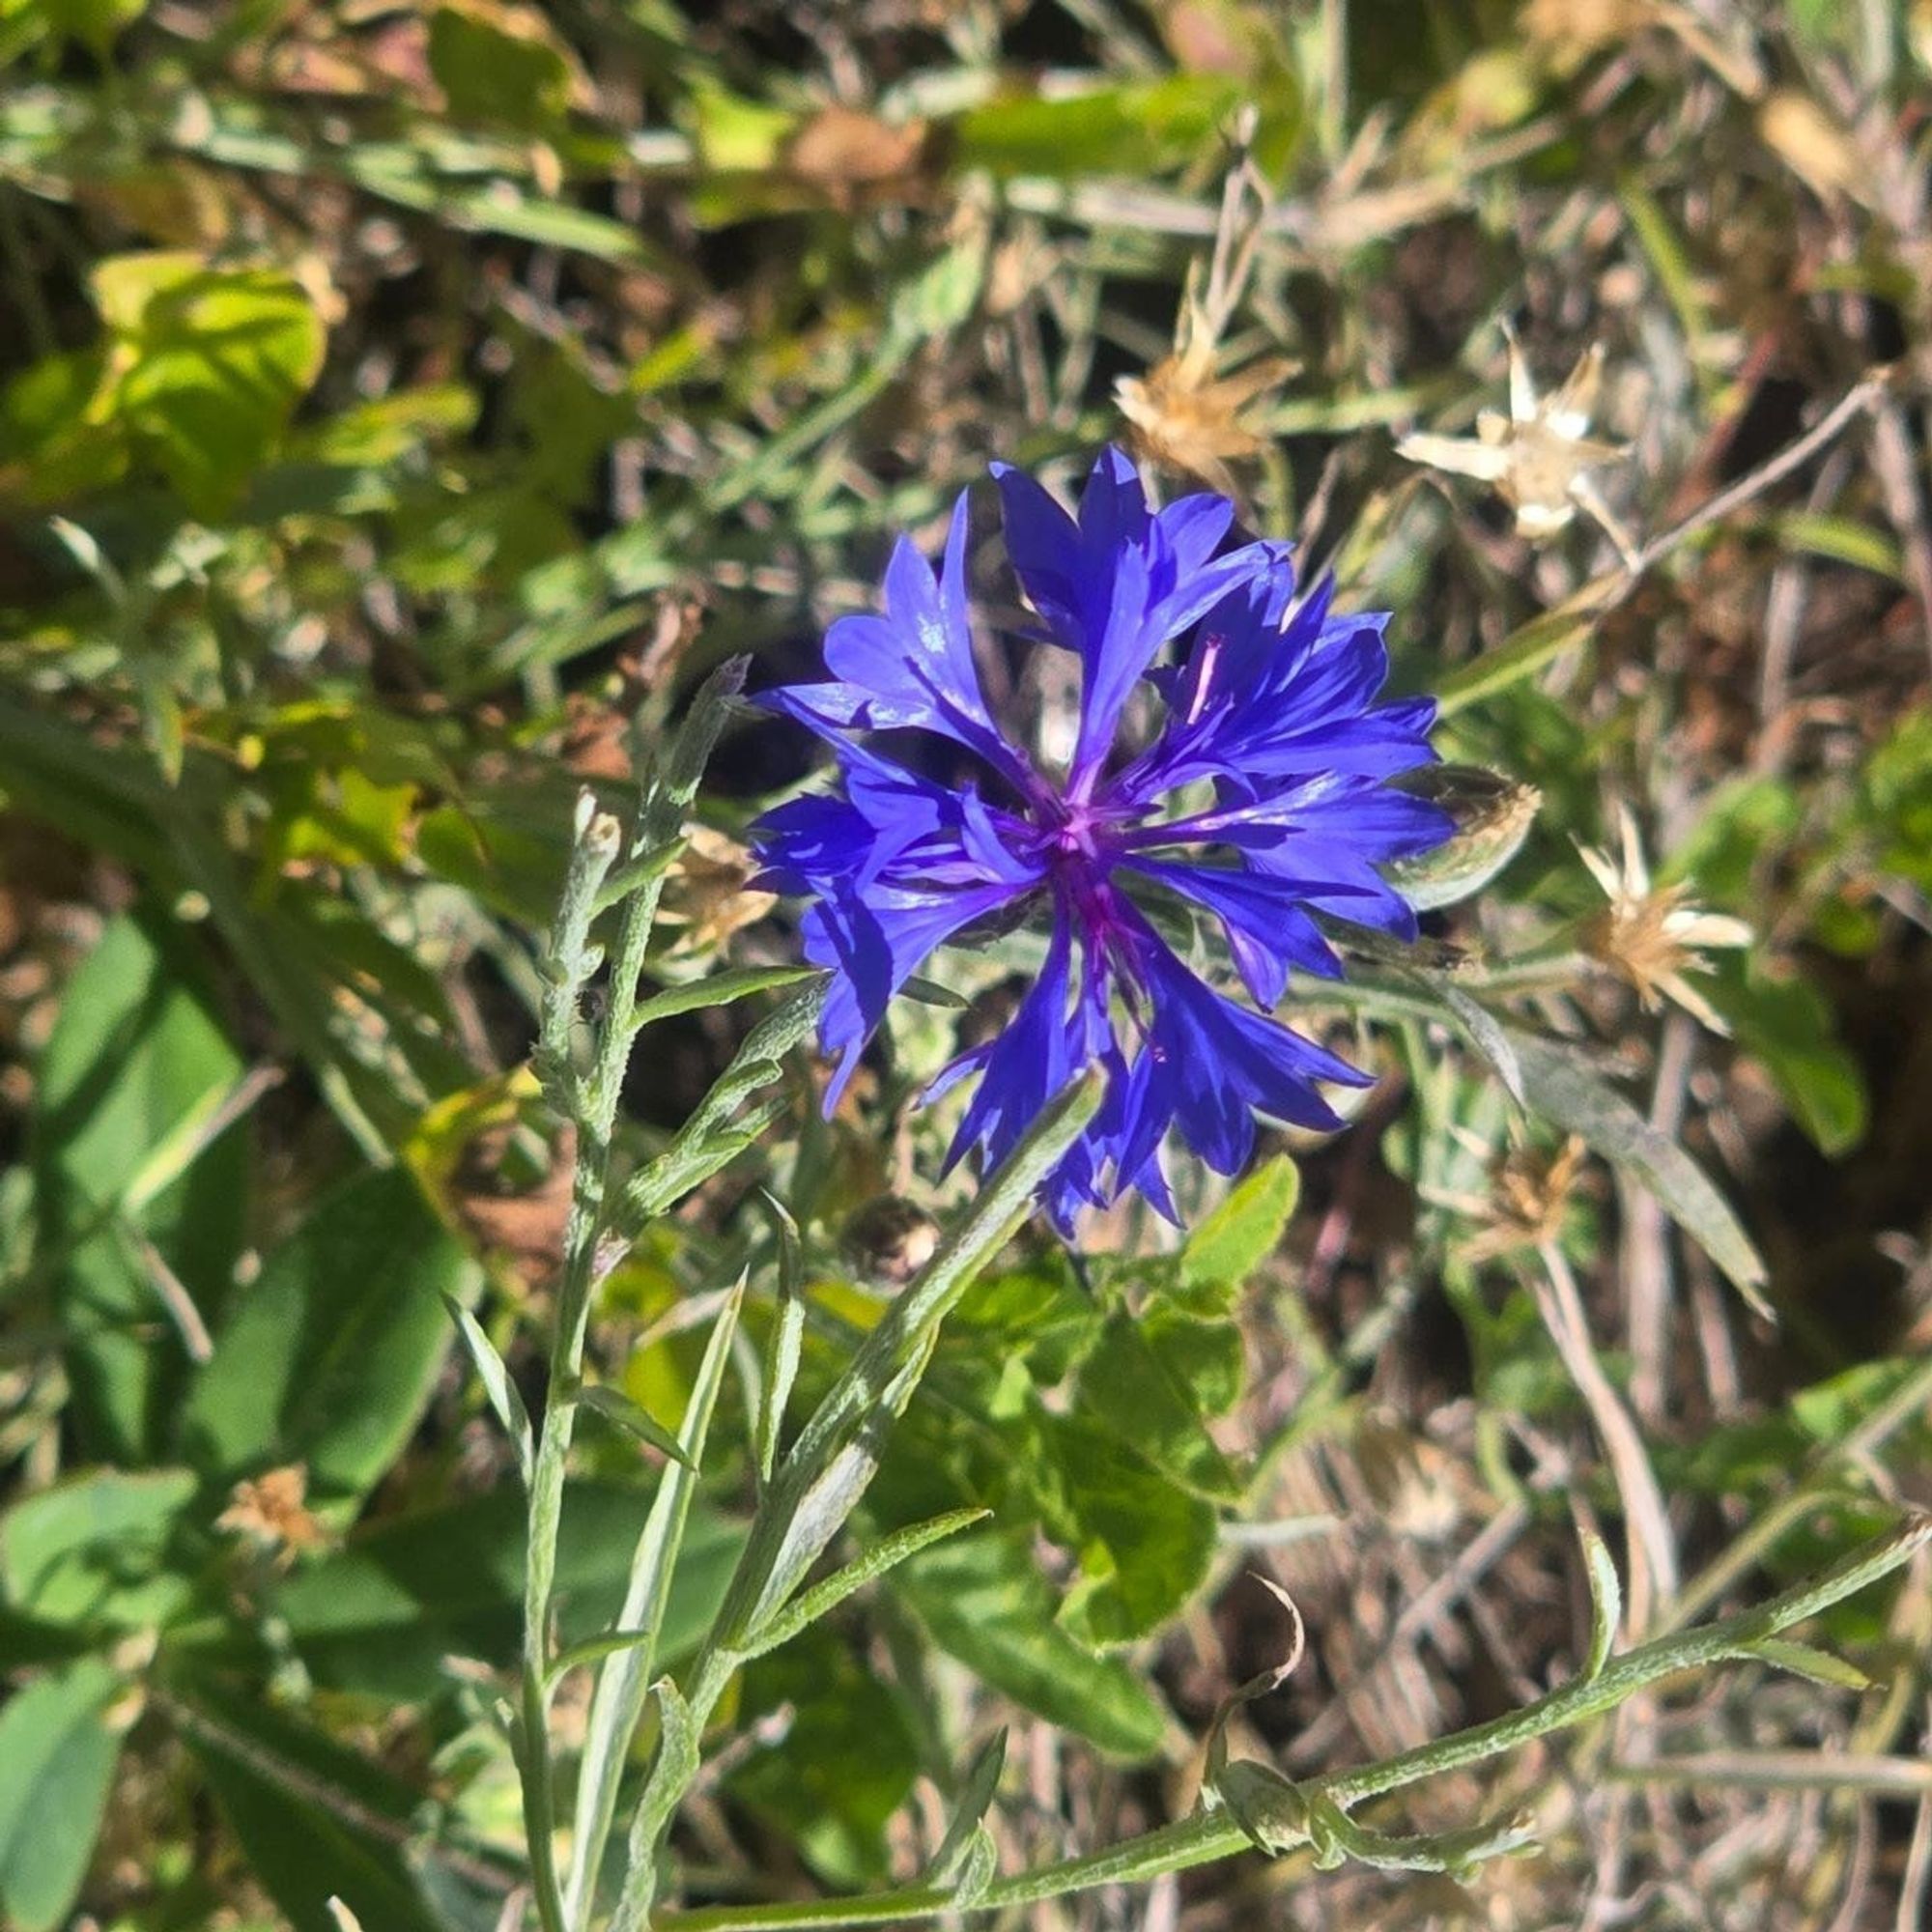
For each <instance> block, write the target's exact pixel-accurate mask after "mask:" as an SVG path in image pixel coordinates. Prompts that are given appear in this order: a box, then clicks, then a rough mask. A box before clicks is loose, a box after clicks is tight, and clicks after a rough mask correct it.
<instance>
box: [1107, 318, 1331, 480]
mask: <svg viewBox="0 0 1932 1932" xmlns="http://www.w3.org/2000/svg"><path fill="white" fill-rule="evenodd" d="M1179 336H1180V339H1179V342H1178V343H1177V344H1176V347H1175V351H1174V354H1173V355H1167V356H1164V357H1162V359H1161V360H1160V361H1158V362H1156V363H1155V364H1154V366H1153V367H1152V368H1151V369H1150V370H1149V371H1148V373H1147V374H1146V376H1144V377H1142V376H1122V377H1121V378H1120V380H1119V381H1118V382H1117V383H1116V384H1114V400H1115V402H1116V403H1117V404H1118V405H1119V407H1120V411H1121V413H1122V415H1123V416H1125V417H1126V419H1127V422H1128V424H1129V429H1128V433H1127V440H1128V442H1129V443H1130V444H1131V446H1132V448H1133V451H1134V454H1135V455H1136V456H1139V457H1142V458H1144V459H1145V460H1147V461H1149V462H1151V463H1160V464H1165V465H1167V466H1168V467H1169V468H1171V469H1181V470H1185V471H1186V472H1187V474H1189V475H1190V476H1198V477H1199V478H1200V479H1201V480H1202V481H1203V482H1204V483H1207V484H1208V485H1209V486H1211V487H1212V488H1213V489H1216V490H1218V491H1220V492H1221V494H1222V495H1223V496H1234V495H1235V494H1236V488H1235V479H1234V477H1233V476H1232V475H1231V474H1230V473H1229V469H1228V465H1229V464H1230V463H1235V462H1239V461H1240V460H1241V459H1242V458H1243V457H1248V456H1255V455H1259V454H1260V452H1261V450H1262V449H1263V448H1264V440H1263V439H1262V438H1261V437H1260V436H1258V435H1257V434H1256V433H1255V432H1254V431H1253V430H1251V429H1249V428H1247V427H1246V426H1245V425H1244V424H1243V423H1242V421H1241V419H1240V417H1241V412H1242V411H1243V410H1244V409H1246V408H1247V406H1248V405H1249V404H1250V403H1252V402H1253V401H1254V400H1255V398H1256V397H1257V396H1260V395H1262V394H1264V392H1265V391H1266V390H1268V389H1271V388H1273V387H1274V386H1275V385H1276V384H1279V383H1281V382H1282V381H1284V380H1285V379H1286V378H1287V377H1288V376H1290V375H1292V374H1293V371H1294V367H1295V365H1294V363H1293V362H1292V361H1291V360H1290V359H1289V358H1288V357H1287V356H1283V355H1264V356H1263V357H1261V359H1260V360H1259V361H1254V362H1250V363H1249V364H1248V365H1247V367H1246V368H1244V369H1237V370H1236V371H1234V372H1233V373H1232V374H1230V375H1226V376H1217V375H1216V374H1215V369H1216V365H1217V364H1218V363H1219V361H1220V351H1219V348H1218V346H1217V344H1216V341H1215V335H1214V331H1213V329H1212V327H1211V326H1210V325H1209V323H1208V319H1207V317H1206V315H1205V314H1204V313H1203V311H1202V309H1201V307H1200V305H1199V304H1198V303H1196V302H1193V301H1189V302H1188V303H1187V304H1186V306H1185V307H1184V308H1183V309H1182V310H1181V323H1180V329H1179Z"/></svg>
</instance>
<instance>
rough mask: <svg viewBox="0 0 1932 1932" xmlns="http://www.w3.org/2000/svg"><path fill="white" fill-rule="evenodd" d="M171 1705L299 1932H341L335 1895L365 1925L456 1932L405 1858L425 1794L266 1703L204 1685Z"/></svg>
mask: <svg viewBox="0 0 1932 1932" xmlns="http://www.w3.org/2000/svg"><path fill="white" fill-rule="evenodd" d="M166 1708H167V1710H168V1714H169V1716H170V1717H171V1718H172V1719H173V1720H174V1722H175V1726H176V1728H177V1729H178V1730H179V1731H180V1732H181V1733H182V1734H183V1735H184V1736H185V1738H186V1740H187V1742H188V1744H189V1745H190V1746H191V1747H193V1750H194V1753H195V1756H196V1757H197V1758H198V1759H199V1760H200V1763H201V1768H202V1770H203V1772H204V1774H205V1775H206V1776H207V1778H208V1782H209V1784H210V1786H211V1787H212V1788H213V1792H214V1797H215V1802H216V1804H219V1806H220V1807H221V1812H222V1815H223V1816H224V1817H225V1818H226V1819H227V1821H228V1825H229V1828H230V1830H232V1831H233V1832H234V1833H235V1836H236V1839H237V1841H238V1842H239V1843H240V1844H241V1850H242V1851H243V1853H244V1854H245V1855H246V1857H247V1860H248V1863H249V1866H250V1867H251V1868H252V1870H253V1871H254V1873H255V1876H256V1877H257V1878H258V1879H260V1880H261V1882H262V1884H263V1886H264V1887H265V1888H266V1889H267V1890H268V1892H269V1895H270V1897H271V1898H272V1899H273V1900H274V1901H275V1905H276V1907H277V1909H278V1910H279V1911H280V1912H281V1913H282V1914H283V1916H284V1917H285V1918H287V1919H288V1921H289V1922H290V1924H291V1925H293V1926H294V1927H295V1928H296V1932H340V1925H339V1923H338V1921H337V1920H336V1919H335V1918H334V1917H333V1916H332V1915H331V1914H330V1912H329V1910H328V1904H327V1901H328V1899H329V1898H330V1897H331V1896H334V1897H337V1898H339V1899H341V1900H342V1902H343V1904H345V1905H346V1906H347V1907H348V1908H349V1909H350V1911H351V1912H353V1913H354V1914H355V1918H356V1920H357V1922H358V1923H360V1924H361V1925H362V1926H364V1927H365V1928H373V1927H376V1926H381V1927H383V1928H384V1932H450V1928H449V1927H448V1926H447V1925H445V1924H444V1923H443V1921H442V1920H441V1918H440V1917H439V1916H438V1915H437V1914H436V1913H435V1912H434V1911H432V1909H431V1908H430V1905H429V1903H428V1901H427V1900H426V1899H425V1897H424V1896H423V1891H422V1888H421V1886H420V1884H419V1883H418V1881H417V1878H416V1875H415V1873H414V1872H413V1871H412V1869H411V1866H410V1861H409V1859H408V1858H407V1857H406V1856H405V1848H406V1847H407V1846H409V1845H410V1843H411V1842H412V1839H414V1838H415V1837H416V1835H417V1826H416V1819H415V1813H416V1809H417V1806H418V1805H419V1804H420V1803H421V1798H420V1796H419V1794H417V1793H416V1792H414V1791H413V1790H412V1789H411V1788H410V1787H409V1786H408V1785H406V1784H404V1783H403V1782H402V1781H401V1780H400V1779H399V1778H396V1777H394V1776H391V1775H390V1774H389V1773H388V1772H386V1771H384V1770H383V1769H382V1768H381V1767H380V1766H378V1765H375V1764H372V1763H371V1762H370V1761H369V1760H368V1759H367V1758H364V1757H362V1756H360V1755H359V1754H358V1753H356V1752H355V1751H352V1750H350V1749H349V1748H347V1747H345V1746H343V1745H339V1744H337V1743H336V1742H335V1740H334V1739H333V1738H331V1737H329V1736H327V1734H326V1733H324V1732H322V1731H318V1730H315V1729H313V1728H311V1727H310V1726H309V1725H307V1724H305V1723H302V1722H301V1721H299V1720H298V1719H296V1718H293V1717H290V1716H287V1715H285V1714H283V1713H281V1712H279V1711H277V1710H275V1709H274V1707H273V1706H271V1705H270V1704H267V1703H265V1702H264V1701H263V1700H262V1699H261V1698H259V1697H255V1696H245V1695H242V1694H241V1693H240V1692H239V1691H236V1690H229V1689H227V1688H225V1687H222V1686H218V1685H216V1684H214V1683H212V1682H208V1681H197V1682H195V1683H193V1684H192V1685H190V1686H184V1687H182V1688H181V1689H179V1690H171V1692H170V1694H169V1698H168V1703H167V1707H166ZM429 1856H431V1857H434V1856H435V1854H434V1852H433V1851H432V1852H431V1853H430V1854H429Z"/></svg>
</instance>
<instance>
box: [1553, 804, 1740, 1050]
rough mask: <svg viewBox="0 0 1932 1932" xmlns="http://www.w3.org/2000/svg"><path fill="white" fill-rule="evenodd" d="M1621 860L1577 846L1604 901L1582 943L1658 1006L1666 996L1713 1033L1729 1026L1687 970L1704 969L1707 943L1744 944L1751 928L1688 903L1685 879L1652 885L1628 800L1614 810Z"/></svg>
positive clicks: (1646, 1003) (1646, 1000) (1650, 1006)
mask: <svg viewBox="0 0 1932 1932" xmlns="http://www.w3.org/2000/svg"><path fill="white" fill-rule="evenodd" d="M1617 823H1618V830H1619V836H1620V839H1621V844H1622V855H1621V864H1619V863H1618V861H1617V860H1615V859H1613V858H1611V856H1610V855H1609V854H1608V853H1606V852H1601V851H1598V850H1596V849H1594V848H1593V847H1590V846H1582V847H1580V848H1579V851H1580V854H1581V857H1582V860H1583V863H1584V865H1586V866H1587V867H1589V868H1590V875H1591V877H1592V878H1594V879H1595V880H1596V882H1597V883H1598V885H1599V886H1601V887H1602V888H1603V890H1604V895H1605V898H1606V899H1608V901H1609V903H1608V904H1607V905H1606V906H1605V908H1604V910H1603V911H1602V912H1601V913H1599V914H1598V915H1597V916H1596V917H1595V918H1594V919H1592V920H1591V921H1590V922H1589V923H1588V924H1586V925H1585V927H1584V928H1583V950H1584V952H1587V953H1588V954H1589V955H1590V956H1591V958H1593V959H1596V960H1598V961H1600V962H1601V963H1602V964H1603V965H1605V966H1607V967H1608V968H1609V969H1610V971H1611V972H1613V973H1615V974H1616V975H1617V977H1618V978H1619V979H1621V980H1624V981H1626V982H1627V983H1628V984H1629V985H1630V986H1632V987H1633V988H1634V990H1635V992H1636V996H1637V998H1638V999H1639V1000H1641V1001H1642V1003H1643V1005H1644V1007H1645V1008H1646V1009H1649V1010H1650V1011H1653V1012H1654V1011H1656V1010H1657V1009H1658V1008H1660V1007H1661V1006H1662V1004H1663V1002H1664V1001H1665V1000H1672V1001H1675V1002H1676V1004H1677V1005H1678V1006H1680V1007H1682V1008H1683V1009H1684V1010H1685V1011H1686V1012H1688V1013H1689V1014H1690V1016H1691V1017H1692V1018H1693V1019H1696V1020H1699V1021H1701V1022H1702V1023H1703V1024H1704V1025H1705V1026H1707V1027H1709V1028H1710V1029H1711V1031H1712V1032H1713V1033H1724V1032H1727V1031H1728V1029H1727V1028H1726V1027H1725V1025H1724V1022H1723V1021H1722V1020H1721V1019H1720V1018H1719V1015H1718V1014H1717V1012H1716V1011H1715V1010H1714V1009H1713V1008H1712V1006H1711V1004H1710V1002H1709V1001H1708V1000H1706V999H1705V997H1704V996H1703V994H1702V993H1700V992H1699V991H1698V990H1697V988H1696V987H1695V986H1693V985H1692V984H1691V983H1690V980H1687V979H1686V978H1685V975H1686V974H1687V973H1708V972H1710V971H1711V970H1712V969H1711V962H1710V961H1709V960H1708V959H1707V958H1706V957H1705V956H1704V954H1705V950H1706V949H1707V948H1713V947H1718V948H1727V947H1735V946H1748V945H1749V944H1750V942H1751V929H1750V927H1749V926H1748V925H1747V924H1746V923H1745V922H1744V921H1743V920H1741V919H1732V918H1730V917H1729V916H1728V915H1726V914H1723V913H1714V912H1706V911H1705V910H1704V909H1703V907H1701V906H1698V905H1695V904H1693V903H1691V901H1690V887H1689V886H1688V885H1675V886H1653V885H1652V884H1651V878H1650V867H1648V866H1647V865H1646V864H1645V862H1644V857H1643V847H1642V845H1641V844H1640V843H1639V841H1638V838H1637V829H1636V820H1635V819H1634V817H1632V815H1631V812H1630V810H1629V809H1628V808H1627V807H1624V808H1620V809H1619V810H1618V814H1617Z"/></svg>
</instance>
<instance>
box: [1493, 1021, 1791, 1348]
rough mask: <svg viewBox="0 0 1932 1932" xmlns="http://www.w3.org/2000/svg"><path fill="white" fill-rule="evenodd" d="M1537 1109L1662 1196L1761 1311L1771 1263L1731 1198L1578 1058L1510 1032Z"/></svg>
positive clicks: (1526, 1088)
mask: <svg viewBox="0 0 1932 1932" xmlns="http://www.w3.org/2000/svg"><path fill="white" fill-rule="evenodd" d="M1509 1037H1510V1043H1511V1044H1512V1045H1513V1046H1514V1047H1515V1049H1516V1055H1517V1061H1518V1064H1519V1065H1520V1066H1521V1068H1522V1083H1523V1093H1524V1095H1525V1096H1526V1098H1527V1101H1528V1104H1529V1107H1530V1109H1531V1110H1532V1111H1533V1112H1535V1113H1537V1114H1540V1115H1542V1116H1543V1117H1544V1119H1546V1120H1548V1122H1551V1123H1552V1124H1553V1125H1555V1126H1559V1127H1562V1128H1564V1129H1565V1130H1567V1131H1568V1132H1570V1133H1573V1134H1577V1135H1578V1136H1579V1137H1580V1138H1581V1139H1582V1140H1583V1141H1585V1142H1586V1143H1587V1144H1588V1145H1589V1146H1590V1147H1591V1148H1592V1149H1594V1150H1595V1151H1596V1152H1598V1153H1600V1154H1602V1155H1603V1157H1604V1158H1605V1160H1607V1161H1609V1162H1610V1163H1611V1165H1612V1166H1615V1167H1618V1168H1620V1169H1622V1170H1623V1171H1624V1172H1626V1173H1628V1174H1629V1175H1631V1176H1632V1177H1633V1178H1634V1179H1636V1180H1637V1181H1639V1182H1640V1183H1641V1184H1642V1185H1643V1186H1644V1187H1646V1188H1648V1189H1649V1191H1650V1192H1651V1193H1652V1194H1653V1195H1655V1196H1656V1198H1657V1201H1658V1204H1659V1205H1660V1206H1661V1207H1662V1208H1663V1210H1664V1212H1665V1213H1667V1214H1668V1215H1669V1216H1670V1218H1671V1219H1672V1220H1673V1221H1675V1222H1676V1223H1677V1225H1678V1226H1679V1227H1680V1228H1682V1229H1683V1230H1684V1232H1685V1233H1686V1234H1687V1235H1689V1236H1690V1237H1691V1239H1692V1240H1694V1241H1695V1242H1696V1243H1697V1244H1698V1246H1699V1247H1701V1248H1702V1249H1703V1250H1704V1252H1705V1253H1706V1254H1707V1255H1709V1256H1710V1257H1711V1259H1712V1260H1713V1261H1714V1262H1716V1263H1717V1264H1718V1266H1719V1268H1721V1269H1722V1270H1723V1272H1724V1274H1725V1276H1726V1277H1727V1278H1728V1280H1729V1281H1730V1283H1731V1285H1732V1286H1733V1287H1734V1288H1735V1289H1736V1290H1737V1291H1738V1293H1740V1294H1742V1295H1743V1296H1744V1297H1745V1299H1746V1300H1747V1302H1749V1303H1750V1305H1751V1307H1752V1308H1754V1309H1755V1310H1757V1312H1758V1313H1759V1314H1761V1315H1764V1316H1766V1317H1769V1316H1770V1315H1771V1309H1770V1307H1769V1305H1768V1304H1767V1303H1766V1301H1765V1299H1764V1295H1763V1293H1761V1291H1762V1289H1763V1287H1764V1283H1765V1280H1766V1274H1765V1266H1764V1263H1763V1262H1762V1260H1760V1259H1759V1256H1758V1252H1757V1250H1756V1248H1754V1247H1753V1246H1752V1245H1751V1241H1750V1237H1749V1236H1747V1234H1746V1233H1745V1231H1744V1228H1743V1226H1742V1225H1741V1224H1740V1223H1739V1221H1738V1218H1737V1216H1736V1215H1735V1214H1734V1213H1733V1212H1732V1211H1731V1208H1730V1204H1729V1203H1728V1202H1726V1201H1725V1199H1724V1197H1723V1196H1722V1195H1721V1194H1719V1192H1718V1190H1717V1188H1716V1187H1714V1186H1713V1185H1712V1184H1711V1181H1710V1179H1708V1178H1707V1177H1706V1175H1705V1173H1704V1171H1703V1169H1702V1168H1700V1167H1699V1166H1698V1165H1697V1163H1696V1162H1695V1161H1693V1160H1692V1159H1691V1158H1690V1155H1689V1154H1688V1153H1686V1152H1685V1151H1684V1150H1683V1149H1682V1148H1681V1147H1679V1146H1678V1145H1677V1143H1676V1142H1675V1141H1674V1140H1672V1139H1671V1138H1670V1137H1669V1136H1668V1135H1667V1134H1663V1133H1660V1132H1659V1131H1658V1129H1657V1128H1656V1127H1654V1126H1652V1125H1651V1123H1650V1122H1648V1121H1647V1120H1645V1119H1644V1117H1643V1116H1642V1115H1641V1114H1640V1113H1638V1112H1637V1110H1636V1109H1635V1108H1634V1106H1632V1105H1631V1103H1630V1102H1629V1101H1628V1100H1626V1099H1625V1098H1624V1097H1623V1095H1622V1094H1619V1093H1617V1091H1616V1090H1615V1089H1614V1088H1612V1087H1610V1086H1609V1085H1608V1084H1607V1083H1606V1082H1605V1081H1604V1080H1602V1079H1600V1078H1599V1077H1598V1076H1597V1075H1596V1074H1595V1073H1593V1072H1591V1071H1590V1069H1589V1068H1588V1067H1587V1066H1585V1065H1582V1064H1581V1063H1580V1062H1579V1061H1578V1060H1577V1058H1576V1056H1575V1055H1574V1054H1573V1053H1571V1052H1569V1051H1566V1050H1565V1049H1564V1048H1562V1047H1560V1046H1557V1045H1556V1044H1554V1043H1553V1042H1551V1041H1549V1040H1547V1039H1543V1038H1540V1037H1537V1036H1536V1035H1533V1034H1527V1033H1521V1032H1518V1031H1516V1030H1515V1029H1511V1030H1510V1035H1509Z"/></svg>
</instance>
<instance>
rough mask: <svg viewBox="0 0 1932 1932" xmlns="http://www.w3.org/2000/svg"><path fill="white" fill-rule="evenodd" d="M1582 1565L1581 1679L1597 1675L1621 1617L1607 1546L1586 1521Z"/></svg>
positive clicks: (1620, 1601)
mask: <svg viewBox="0 0 1932 1932" xmlns="http://www.w3.org/2000/svg"><path fill="white" fill-rule="evenodd" d="M1581 1535H1582V1540H1583V1564H1584V1567H1585V1569H1586V1570H1587V1571H1588V1572H1589V1577H1590V1654H1589V1656H1588V1657H1586V1658H1585V1659H1584V1660H1583V1681H1584V1682H1585V1683H1586V1684H1587V1683H1588V1682H1589V1681H1590V1679H1591V1678H1593V1677H1596V1676H1598V1675H1599V1674H1600V1673H1601V1672H1602V1670H1603V1668H1604V1665H1605V1664H1606V1663H1607V1662H1609V1661H1610V1653H1611V1652H1612V1651H1613V1650H1614V1649H1615V1648H1616V1642H1617V1625H1618V1624H1619V1623H1620V1622H1621V1621H1622V1619H1623V1609H1624V1600H1623V1586H1622V1584H1621V1583H1619V1582H1618V1580H1617V1566H1616V1561H1615V1559H1614V1558H1613V1557H1612V1556H1611V1555H1610V1551H1609V1546H1608V1545H1607V1544H1605V1541H1604V1539H1603V1538H1602V1537H1601V1536H1599V1535H1598V1534H1597V1532H1596V1531H1595V1530H1594V1529H1591V1528H1590V1527H1589V1526H1588V1525H1587V1524H1586V1525H1584V1526H1583V1528H1582V1531H1581Z"/></svg>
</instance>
